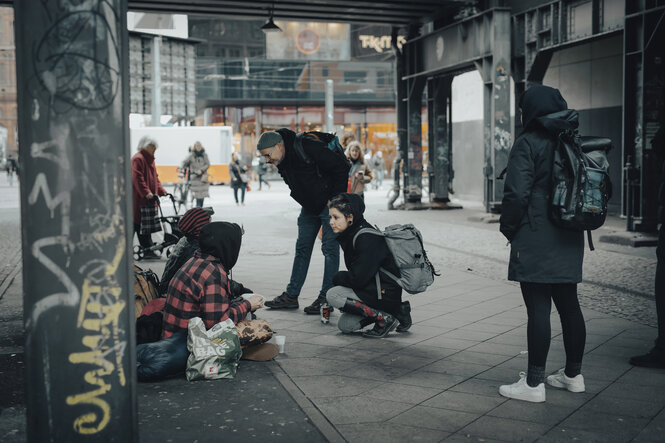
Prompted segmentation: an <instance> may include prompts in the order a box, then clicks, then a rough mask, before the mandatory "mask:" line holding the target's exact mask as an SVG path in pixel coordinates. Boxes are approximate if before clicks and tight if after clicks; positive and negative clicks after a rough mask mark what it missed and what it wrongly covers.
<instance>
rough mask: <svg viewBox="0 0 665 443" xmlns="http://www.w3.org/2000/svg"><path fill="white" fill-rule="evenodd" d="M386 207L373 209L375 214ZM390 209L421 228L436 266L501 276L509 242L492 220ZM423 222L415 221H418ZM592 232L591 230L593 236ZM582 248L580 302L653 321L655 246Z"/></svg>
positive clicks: (394, 216) (464, 214)
mask: <svg viewBox="0 0 665 443" xmlns="http://www.w3.org/2000/svg"><path fill="white" fill-rule="evenodd" d="M386 212H388V211H384V210H378V213H379V214H380V216H379V218H382V217H381V216H383V215H384V214H385V213H386ZM455 212H459V213H458V214H455V213H453V212H450V211H449V212H447V213H442V211H422V212H411V211H407V212H404V211H390V219H391V221H395V222H399V223H406V222H409V221H411V222H414V220H416V221H415V222H414V223H415V224H416V225H417V226H419V227H420V226H421V227H422V229H421V230H422V232H423V236H424V238H425V240H426V243H427V247H428V254H429V255H430V258H431V260H432V261H433V262H434V263H436V264H437V265H438V266H439V267H440V268H441V269H443V270H444V275H445V269H447V268H453V269H460V270H466V271H468V272H473V273H475V274H477V275H480V276H483V277H487V278H491V279H493V280H505V279H506V276H507V273H508V259H509V251H510V248H509V246H507V245H506V240H505V238H504V237H503V235H501V233H499V231H498V224H483V223H479V222H469V221H467V220H466V219H467V218H468V212H467V211H455ZM421 220H422V221H423V222H421V223H420V225H419V224H418V221H421ZM597 237H598V235H597V234H596V238H597ZM595 246H596V250H595V251H589V250H588V248H587V249H586V251H585V257H584V281H583V283H582V284H581V285H579V290H578V291H579V294H580V302H581V303H582V305H583V306H585V307H589V308H593V309H596V310H599V311H601V312H604V313H608V314H612V315H615V316H618V317H621V318H625V319H629V320H634V321H637V322H640V323H642V324H645V325H650V326H655V325H656V317H655V310H654V299H653V281H654V276H655V272H656V258H655V248H654V247H645V248H639V249H641V250H640V251H634V250H633V249H634V248H632V247H629V246H618V245H605V244H603V243H600V242H598V241H596V242H595Z"/></svg>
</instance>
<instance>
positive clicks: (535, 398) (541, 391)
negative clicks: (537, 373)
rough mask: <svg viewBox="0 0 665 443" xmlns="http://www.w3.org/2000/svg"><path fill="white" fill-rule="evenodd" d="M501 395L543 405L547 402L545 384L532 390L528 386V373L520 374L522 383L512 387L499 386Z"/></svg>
mask: <svg viewBox="0 0 665 443" xmlns="http://www.w3.org/2000/svg"><path fill="white" fill-rule="evenodd" d="M499 394H501V395H503V396H504V397H508V398H514V399H515V400H524V401H530V402H532V403H542V402H544V401H545V383H541V384H539V385H538V386H536V387H535V388H532V387H531V386H529V385H527V384H526V373H525V372H520V381H518V382H517V383H513V384H512V385H502V386H499Z"/></svg>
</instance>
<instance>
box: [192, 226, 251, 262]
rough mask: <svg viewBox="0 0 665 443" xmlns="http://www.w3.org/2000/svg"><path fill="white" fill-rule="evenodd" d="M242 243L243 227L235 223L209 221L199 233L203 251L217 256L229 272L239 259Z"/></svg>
mask: <svg viewBox="0 0 665 443" xmlns="http://www.w3.org/2000/svg"><path fill="white" fill-rule="evenodd" d="M241 244H242V228H241V227H240V226H238V225H237V224H235V223H228V222H213V223H208V224H207V225H205V226H204V227H203V228H201V233H200V234H199V246H200V248H201V252H205V253H207V254H210V255H212V256H214V257H215V258H217V259H218V260H219V261H220V263H221V264H222V266H223V267H224V270H225V271H226V272H227V274H228V273H229V272H230V271H231V269H232V268H233V266H235V264H236V262H237V261H238V255H239V254H240V245H241Z"/></svg>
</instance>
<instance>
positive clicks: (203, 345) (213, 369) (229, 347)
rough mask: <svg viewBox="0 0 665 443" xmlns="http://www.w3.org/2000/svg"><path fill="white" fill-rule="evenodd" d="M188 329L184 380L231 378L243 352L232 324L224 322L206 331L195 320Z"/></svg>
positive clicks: (202, 325) (190, 322) (228, 320)
mask: <svg viewBox="0 0 665 443" xmlns="http://www.w3.org/2000/svg"><path fill="white" fill-rule="evenodd" d="M187 329H188V333H187V349H188V350H189V352H190V354H189V358H188V359H187V371H186V372H185V374H186V376H187V380H188V381H193V380H215V379H218V378H234V377H235V376H236V369H237V368H238V361H239V360H240V357H241V356H242V350H241V349H240V340H239V339H238V333H237V332H236V327H235V325H234V324H233V321H231V319H226V320H224V321H223V322H220V323H217V324H216V325H215V326H213V327H212V328H210V330H208V331H206V328H205V325H204V324H203V320H201V319H200V318H199V317H195V318H192V319H190V320H189V324H188V325H187Z"/></svg>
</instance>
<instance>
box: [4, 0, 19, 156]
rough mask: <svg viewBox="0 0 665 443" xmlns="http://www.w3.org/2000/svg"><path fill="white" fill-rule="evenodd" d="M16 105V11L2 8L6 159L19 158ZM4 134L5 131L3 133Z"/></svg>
mask: <svg viewBox="0 0 665 443" xmlns="http://www.w3.org/2000/svg"><path fill="white" fill-rule="evenodd" d="M16 113H17V104H16V49H15V46H14V10H13V8H0V126H2V127H3V128H4V129H6V130H7V132H6V135H7V139H6V145H5V146H3V147H2V149H3V154H4V157H5V158H6V157H7V156H9V155H10V154H11V155H13V156H14V158H18V128H17V124H18V123H17V114H16ZM2 132H3V133H4V131H2Z"/></svg>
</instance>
